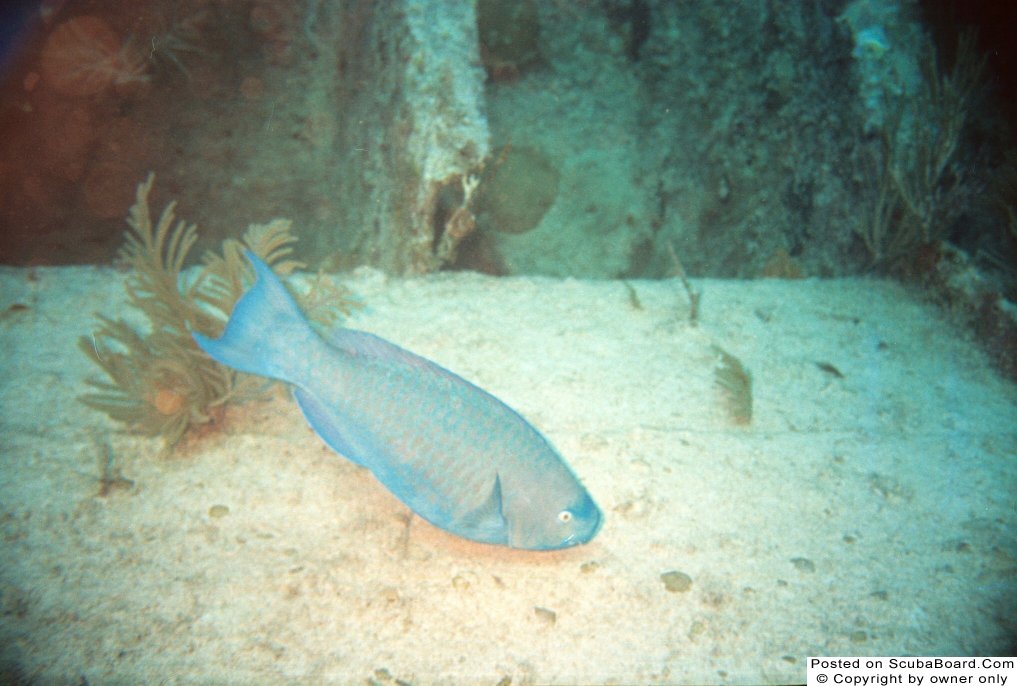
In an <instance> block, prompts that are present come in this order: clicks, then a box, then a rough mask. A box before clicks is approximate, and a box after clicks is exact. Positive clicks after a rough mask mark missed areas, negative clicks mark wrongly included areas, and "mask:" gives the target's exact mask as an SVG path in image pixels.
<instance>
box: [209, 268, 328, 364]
mask: <svg viewBox="0 0 1017 686" xmlns="http://www.w3.org/2000/svg"><path fill="white" fill-rule="evenodd" d="M244 255H246V256H247V259H248V260H250V261H251V264H252V265H253V266H254V273H255V281H254V284H253V285H252V286H251V288H250V289H249V290H248V291H247V292H246V293H244V295H243V296H241V298H240V300H238V301H237V304H236V305H235V306H234V307H233V313H232V314H231V315H230V319H229V321H228V322H227V323H226V330H225V331H224V332H223V335H222V337H221V338H217V339H216V338H209V337H208V336H202V335H201V334H199V333H194V332H192V333H191V335H192V336H193V337H194V341H195V342H196V343H197V344H198V346H199V347H201V349H202V350H204V351H205V352H206V353H208V354H209V355H210V356H211V357H212V359H214V360H215V361H216V362H219V363H221V364H224V365H226V366H228V367H233V368H234V369H239V370H240V371H242V372H248V373H251V374H258V375H260V376H268V377H271V378H274V379H282V380H284V381H291V382H292V381H295V379H292V378H290V377H291V376H292V370H291V369H290V367H291V365H290V364H289V362H290V361H291V360H293V359H294V355H293V352H292V351H294V350H306V349H307V347H306V345H305V343H306V342H307V341H308V340H309V339H308V337H312V338H313V337H314V336H315V334H314V332H313V331H312V329H311V327H310V326H309V325H308V323H307V320H306V319H304V315H303V314H301V312H300V308H298V307H297V303H296V302H295V301H294V300H293V296H291V295H290V294H289V291H287V290H286V287H285V286H284V285H283V283H282V281H280V280H279V277H278V276H276V275H275V272H273V271H272V269H271V268H270V267H269V266H268V265H267V264H265V263H264V262H262V261H261V260H260V259H259V258H258V256H257V255H255V254H254V253H252V252H251V251H250V250H245V251H244Z"/></svg>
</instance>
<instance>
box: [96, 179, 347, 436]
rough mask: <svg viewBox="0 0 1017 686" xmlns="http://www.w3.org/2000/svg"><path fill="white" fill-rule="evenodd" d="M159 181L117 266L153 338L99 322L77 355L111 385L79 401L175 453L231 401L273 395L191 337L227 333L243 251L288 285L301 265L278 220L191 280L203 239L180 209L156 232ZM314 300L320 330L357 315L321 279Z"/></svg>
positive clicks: (255, 229) (241, 285)
mask: <svg viewBox="0 0 1017 686" xmlns="http://www.w3.org/2000/svg"><path fill="white" fill-rule="evenodd" d="M154 180H155V176H154V174H149V176H148V179H147V180H146V181H144V182H143V183H141V184H139V186H138V190H137V195H136V200H135V203H134V205H133V206H132V207H131V210H130V213H129V215H128V219H127V224H128V226H129V229H128V230H127V231H126V232H125V233H126V243H125V245H124V246H123V248H122V249H121V251H120V259H121V260H122V261H123V262H124V263H125V264H126V265H127V266H128V267H130V269H131V272H130V275H129V276H128V277H127V282H126V289H127V295H128V301H129V303H130V305H131V306H132V307H134V308H136V309H137V310H140V311H141V312H142V313H143V314H144V315H145V317H146V318H147V319H148V322H149V327H148V330H147V331H146V332H140V331H138V330H137V329H136V328H135V327H133V326H132V325H131V324H129V323H128V322H126V321H125V320H123V319H111V318H109V317H106V316H103V315H98V318H99V322H100V324H99V328H98V329H97V330H96V331H95V332H94V333H93V334H92V335H91V336H82V337H81V338H80V339H79V341H78V346H79V347H80V348H81V350H82V351H83V352H84V353H85V354H86V355H87V356H88V357H89V358H90V359H91V360H92V361H93V362H95V364H97V365H98V366H99V367H100V368H101V369H102V370H103V371H104V372H105V373H106V376H107V377H109V380H105V379H100V378H91V379H88V380H87V381H86V383H88V384H89V385H90V386H91V387H93V388H94V389H96V392H93V393H88V394H85V395H83V396H81V397H80V398H79V400H81V402H83V403H85V404H86V405H88V406H89V407H92V408H95V409H97V410H101V411H103V412H105V413H106V414H107V415H109V416H110V417H111V418H112V419H114V420H117V421H119V422H123V423H125V424H127V425H128V427H129V428H130V429H131V430H134V431H138V432H140V433H143V434H145V435H149V436H162V437H163V438H164V439H165V442H166V445H167V447H172V446H173V445H175V444H176V443H177V442H178V441H179V440H180V438H181V437H182V436H183V435H184V434H185V433H186V432H187V430H188V429H190V428H192V427H195V426H199V425H203V424H207V423H208V422H210V421H211V420H213V419H214V418H215V417H216V416H217V415H218V414H220V413H221V412H222V409H223V406H224V404H225V403H226V402H227V401H231V400H243V399H248V398H251V397H254V396H255V395H257V394H258V393H259V392H260V391H263V390H264V389H265V388H267V385H266V384H265V383H264V381H263V380H260V379H256V378H255V377H252V376H249V375H246V374H242V373H240V372H236V371H234V370H232V369H230V368H228V367H225V366H223V365H221V364H219V363H218V362H216V361H215V360H213V359H212V358H210V357H209V356H208V355H206V354H205V353H204V352H203V351H202V350H201V349H200V348H199V347H198V346H197V344H195V342H194V339H193V338H192V337H191V332H192V331H196V332H198V333H201V334H204V335H206V336H216V337H217V336H219V335H220V334H221V333H222V330H223V328H224V326H225V321H226V318H227V317H228V316H229V313H230V312H231V311H232V309H233V306H234V304H235V303H236V301H237V300H238V299H239V298H240V296H241V295H242V294H243V292H244V290H245V288H246V287H247V285H248V284H249V283H250V281H251V280H252V278H253V271H252V270H251V268H250V266H249V265H248V263H247V260H245V259H244V258H243V249H244V248H245V247H246V248H247V249H249V250H251V251H252V252H254V253H255V254H256V255H258V256H259V257H260V258H261V259H262V260H264V261H265V262H266V263H267V264H269V265H272V267H273V268H274V269H275V271H276V272H277V273H279V274H281V275H284V276H285V275H287V274H290V273H291V272H292V271H293V270H294V269H296V268H298V267H301V266H303V265H302V264H301V263H300V262H297V261H295V260H292V259H288V256H289V255H290V254H291V252H292V250H293V243H295V242H296V240H297V238H296V237H295V236H294V235H293V234H292V233H291V231H290V222H289V221H288V220H285V219H276V220H273V221H271V222H269V223H268V224H260V225H259V224H255V225H251V226H250V227H249V228H248V229H247V231H246V232H245V234H244V237H243V240H242V241H238V240H235V239H227V240H226V241H225V242H224V243H223V247H222V254H221V255H217V254H215V253H213V252H207V253H206V254H205V255H204V258H203V266H202V267H201V268H200V270H198V271H197V273H196V275H195V276H194V277H193V278H191V279H185V278H184V275H183V274H182V271H183V265H184V262H185V260H186V258H187V253H188V252H189V251H190V249H191V248H192V247H193V245H194V243H195V241H196V240H197V229H196V228H195V226H194V225H193V224H187V223H186V222H184V221H182V220H176V217H175V214H174V210H175V207H176V203H175V202H170V203H169V204H168V205H167V206H166V208H165V209H164V210H163V211H162V214H161V215H160V217H159V220H158V222H157V223H156V224H155V225H154V226H153V224H152V220H151V215H150V211H149V206H148V195H149V193H150V191H151V190H152V184H153V182H154ZM310 297H311V299H312V300H313V302H312V303H311V307H310V308H309V309H310V312H309V316H310V317H312V318H313V319H314V320H315V321H316V322H318V323H320V324H323V325H329V324H332V323H333V322H334V321H335V320H336V319H337V318H338V317H339V315H340V314H348V313H349V312H350V311H351V309H352V306H353V301H352V300H351V299H350V297H349V296H348V294H346V293H345V292H343V291H342V290H340V289H339V288H337V287H335V286H330V285H325V283H324V282H323V280H322V278H321V275H320V274H319V278H318V280H317V282H316V284H315V285H314V286H313V287H312V290H311V295H310ZM298 298H299V296H298Z"/></svg>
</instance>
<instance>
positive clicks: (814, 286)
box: [0, 267, 1017, 685]
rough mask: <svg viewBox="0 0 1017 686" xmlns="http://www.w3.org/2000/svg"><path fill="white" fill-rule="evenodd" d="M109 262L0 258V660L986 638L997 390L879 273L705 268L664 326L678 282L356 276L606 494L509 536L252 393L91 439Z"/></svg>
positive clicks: (146, 664) (1001, 479) (140, 663)
mask: <svg viewBox="0 0 1017 686" xmlns="http://www.w3.org/2000/svg"><path fill="white" fill-rule="evenodd" d="M123 278H124V276H123V274H119V273H117V272H115V271H113V270H108V269H99V268H86V267H81V268H59V269H55V268H54V269H34V270H27V269H13V268H3V269H0V308H2V309H0V311H2V313H3V314H2V318H0V340H2V346H3V350H4V351H6V352H5V355H4V357H3V364H4V366H5V369H4V370H3V374H2V381H0V403H2V408H3V413H2V421H3V428H2V431H0V448H2V460H3V462H2V467H0V504H2V513H0V521H2V527H0V531H2V535H3V554H2V556H0V600H2V605H0V609H2V616H0V644H2V646H3V648H2V650H3V653H2V656H0V657H2V663H0V667H2V668H3V670H4V672H5V674H6V675H7V677H8V678H10V677H12V676H13V677H18V676H20V677H21V678H24V679H28V680H31V682H32V683H79V682H80V683H85V682H87V683H89V684H93V685H94V684H104V683H163V684H190V683H223V684H237V683H244V684H262V683H264V684H275V683H282V682H284V681H288V682H297V683H310V684H314V683H357V684H363V683H368V682H371V681H373V682H376V683H378V684H393V685H394V684H397V683H412V684H418V683H419V684H423V683H448V684H460V683H464V684H465V683H491V684H494V683H509V682H508V681H506V679H510V680H511V683H512V684H527V683H567V684H574V683H612V682H613V683H618V682H626V683H627V682H654V683H749V682H764V683H775V682H788V681H801V680H803V679H804V673H805V666H804V662H805V658H806V657H807V656H809V655H902V654H908V655H968V654H975V655H977V654H1000V653H1007V652H1011V653H1012V651H1013V649H1014V645H1015V642H1014V635H1015V633H1017V621H1015V620H1014V616H1015V615H1014V614H1013V613H1012V610H1013V608H1014V607H1017V543H1015V541H1017V539H1015V537H1014V533H1013V532H1014V531H1015V530H1017V513H1015V510H1014V500H1015V495H1014V494H1015V493H1017V390H1015V388H1014V386H1013V385H1012V384H1011V383H1009V382H1007V381H1005V380H1002V379H1000V378H999V376H998V375H997V374H996V373H995V372H994V371H993V369H992V368H991V367H990V366H989V364H988V362H987V360H986V357H985V356H984V354H983V353H982V352H981V351H980V350H979V349H978V348H977V346H976V345H975V344H974V343H972V342H971V341H970V340H969V339H968V337H967V336H966V335H965V334H964V332H962V331H959V330H958V329H956V328H954V327H953V326H951V325H950V324H949V323H948V322H947V320H946V318H945V317H944V316H942V315H941V314H940V313H938V312H937V311H936V310H935V309H933V308H931V307H930V306H928V305H925V304H923V303H920V302H918V301H916V299H915V298H914V297H912V296H911V295H910V294H909V293H908V292H907V291H906V290H905V289H904V288H902V287H901V286H899V285H896V284H894V283H890V282H883V281H877V280H861V279H852V280H834V281H756V282H731V281H710V280H706V281H701V282H697V285H698V286H699V287H701V288H702V290H703V293H704V296H703V304H702V313H701V320H700V323H699V325H698V326H691V325H690V324H689V323H688V321H687V314H688V305H687V301H686V300H685V298H684V293H683V291H682V290H681V289H680V287H679V286H678V285H677V284H675V283H674V282H645V281H633V282H630V284H629V285H630V286H631V287H632V289H633V290H632V291H631V292H630V291H629V289H628V288H627V287H626V286H625V284H623V283H621V282H617V281H577V280H553V279H543V278H503V279H497V278H489V277H483V276H478V275H474V274H440V275H436V276H431V277H427V278H420V279H406V280H403V279H390V278H386V277H384V276H382V275H381V274H379V273H378V272H375V271H371V270H360V271H358V272H356V273H354V274H353V275H352V276H350V277H349V278H348V279H347V280H346V282H347V283H348V285H349V286H350V287H351V288H352V289H353V290H354V291H355V292H356V293H357V294H359V296H360V297H361V298H362V299H363V301H364V302H365V303H366V304H367V306H366V308H365V309H363V310H361V311H359V312H357V313H356V314H354V315H353V317H352V318H351V319H350V320H349V321H348V322H347V323H348V325H349V326H352V327H354V328H359V329H364V330H368V331H372V332H374V333H377V334H379V335H381V336H384V337H386V338H388V339H389V340H392V341H393V342H396V343H398V344H400V345H402V346H404V347H406V348H409V349H410V350H413V351H415V352H417V353H420V354H422V355H425V356H427V357H430V358H431V359H433V360H435V361H437V362H439V363H440V364H442V365H444V366H446V367H448V368H449V369H452V370H453V371H455V372H457V373H459V374H460V375H462V376H464V377H466V378H467V379H469V380H471V381H473V382H475V383H477V384H479V385H480V386H482V387H484V388H486V389H487V390H489V391H491V392H493V393H494V394H496V395H498V396H499V397H500V398H502V399H503V400H505V401H506V402H508V403H509V404H510V405H512V406H513V407H515V408H516V409H518V410H519V411H520V412H522V413H523V414H524V415H525V416H526V417H527V418H529V419H530V421H531V422H533V423H534V424H535V425H537V426H538V427H539V428H540V429H541V430H542V431H543V432H544V433H545V434H546V435H547V436H548V437H549V438H550V439H551V440H552V442H554V443H555V444H556V446H557V447H558V448H559V450H560V451H561V452H562V454H563V455H565V456H566V458H567V459H568V461H569V462H570V464H571V465H572V467H573V468H574V470H575V471H576V472H577V474H578V475H579V476H580V477H581V479H582V480H583V481H584V483H585V484H586V486H587V487H588V489H589V490H590V492H591V493H592V494H593V496H594V498H595V499H596V500H597V501H598V503H599V504H600V506H601V508H602V509H603V510H604V512H605V515H606V522H605V525H604V527H603V529H602V530H601V532H600V534H599V535H598V536H597V538H596V539H594V541H593V542H592V543H590V544H589V545H586V546H582V547H579V548H574V549H570V550H565V551H557V552H550V553H535V552H525V551H514V550H508V549H504V548H497V547H492V546H485V545H480V544H474V543H471V542H468V541H464V540H461V539H458V538H456V537H454V536H452V535H450V534H447V533H445V532H443V531H440V530H437V529H435V528H433V527H431V526H430V525H428V524H427V523H425V522H423V521H421V520H420V519H419V518H416V517H411V516H409V515H408V511H407V510H406V508H405V507H404V506H403V505H401V504H400V503H399V501H397V500H396V499H395V498H394V497H393V496H391V495H390V494H389V493H388V492H387V491H386V490H385V489H384V488H383V487H381V486H380V485H379V484H378V483H377V482H376V481H375V480H374V478H373V476H372V475H371V474H370V472H368V471H367V470H364V469H362V468H359V467H357V466H355V465H353V464H351V463H350V462H347V461H346V460H344V459H343V458H341V457H339V456H337V455H336V454H334V453H333V452H331V451H330V450H329V449H328V448H327V447H326V446H325V445H324V444H323V443H322V442H321V441H320V440H319V439H318V437H317V436H316V435H314V434H313V432H312V431H311V430H310V429H309V428H308V427H307V425H306V423H305V422H304V420H303V418H302V417H301V415H300V413H299V410H298V409H297V407H296V405H295V403H294V402H293V401H292V400H291V399H290V397H289V395H288V394H287V393H286V392H285V391H284V389H282V388H281V387H280V388H279V389H278V390H277V391H276V392H274V393H273V394H271V395H270V396H269V397H268V398H267V399H266V400H264V401H257V402H252V403H248V404H246V405H242V406H237V407H234V408H231V409H230V411H229V413H228V415H227V418H226V421H225V422H224V424H223V426H222V429H221V430H220V431H216V432H210V433H209V434H208V435H205V436H204V437H202V438H201V439H200V440H190V441H187V442H185V443H184V444H183V445H182V446H181V447H180V448H178V450H176V451H175V452H174V453H173V454H169V455H167V454H166V453H165V452H164V451H163V450H162V446H161V443H160V442H159V441H157V440H150V439H145V438H140V437H136V436H131V435H126V434H123V433H119V432H118V431H117V429H118V427H117V426H116V425H115V424H114V423H113V422H111V421H109V420H108V419H107V418H106V417H105V415H102V414H101V413H97V412H95V411H93V410H90V409H88V408H86V407H85V406H83V405H82V404H81V403H79V402H78V401H77V400H76V397H77V396H78V395H80V394H81V393H82V392H84V391H85V390H86V389H85V386H84V384H83V380H84V378H86V377H87V376H89V375H94V374H96V373H97V372H98V370H97V369H95V368H93V366H92V364H91V362H89V360H88V359H87V358H86V357H85V356H84V355H83V354H81V352H80V351H78V350H77V348H76V341H77V338H78V336H79V335H81V334H85V333H88V332H89V331H91V330H92V329H93V328H94V313H96V312H103V313H106V314H108V315H112V316H128V315H127V313H126V312H124V311H123V303H124V294H123ZM714 346H721V347H723V348H724V349H725V350H727V351H728V352H730V353H731V354H733V355H735V356H737V357H738V358H740V359H741V360H742V362H743V363H744V364H745V366H746V367H747V368H749V369H750V370H751V372H752V376H753V382H754V384H753V391H754V416H753V419H752V422H751V424H750V425H748V426H739V425H737V424H736V423H734V422H733V421H732V420H731V417H730V414H729V412H728V410H727V407H726V405H725V398H724V396H723V392H722V391H721V390H720V389H719V388H718V387H717V385H716V383H715V379H714V369H715V366H716V363H717V352H716V349H715V348H714ZM107 458H111V459H113V460H114V465H115V468H116V470H118V471H119V474H120V475H121V476H122V477H123V479H125V480H129V482H131V484H132V485H130V486H127V485H126V482H123V483H120V487H114V488H112V489H103V488H102V483H101V482H102V473H103V471H102V463H103V461H104V460H106V459H107ZM670 572H678V573H679V574H677V575H675V574H669V573H670ZM682 575H684V576H682ZM685 577H688V579H685ZM665 579H666V580H668V581H671V582H673V581H674V580H675V579H678V580H685V581H686V583H685V584H681V583H677V584H675V583H671V588H670V589H669V587H668V585H667V584H665ZM688 580H691V585H689V584H688V583H687V581H688ZM683 586H687V588H684V590H678V589H680V588H682V587H683Z"/></svg>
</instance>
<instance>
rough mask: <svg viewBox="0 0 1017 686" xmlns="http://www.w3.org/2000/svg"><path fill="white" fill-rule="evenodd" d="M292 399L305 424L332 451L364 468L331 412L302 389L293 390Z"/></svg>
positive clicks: (355, 448) (354, 448)
mask: <svg viewBox="0 0 1017 686" xmlns="http://www.w3.org/2000/svg"><path fill="white" fill-rule="evenodd" d="M293 397H294V399H295V400H296V401H297V405H299V406H300V411H301V412H303V413H304V418H305V419H307V423H308V424H310V425H311V428H312V429H314V432H315V433H316V434H318V435H319V436H321V439H322V440H323V441H325V443H327V444H328V446H329V447H330V448H332V450H334V451H336V452H337V453H339V454H340V455H342V456H343V457H345V458H346V459H347V460H349V461H350V462H352V463H354V464H356V465H360V466H361V467H363V466H365V465H364V463H363V460H362V458H361V457H360V455H359V451H358V450H357V447H356V445H355V444H354V443H353V442H351V441H349V440H348V439H347V438H346V436H344V435H343V433H342V431H341V430H340V427H339V425H340V421H339V419H338V418H337V417H336V416H335V414H334V413H333V412H331V411H330V410H329V409H328V408H327V407H325V406H324V405H323V404H322V403H321V401H319V400H318V399H317V398H316V397H315V396H314V395H313V394H312V393H308V392H307V391H305V390H303V389H302V388H294V389H293Z"/></svg>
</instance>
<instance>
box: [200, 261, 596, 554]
mask: <svg viewBox="0 0 1017 686" xmlns="http://www.w3.org/2000/svg"><path fill="white" fill-rule="evenodd" d="M245 254H246V256H247V258H248V259H249V260H250V261H251V264H253V265H254V271H255V282H254V284H253V285H252V286H251V287H250V289H248V290H247V291H246V292H245V293H244V294H243V296H241V298H240V299H239V300H238V301H237V304H236V305H235V307H234V308H233V312H232V314H231V315H230V318H229V321H228V322H227V323H226V330H225V332H224V333H223V335H222V337H221V338H219V339H212V338H209V337H207V336H202V335H201V334H198V333H194V334H193V336H194V340H195V341H196V342H197V344H198V345H199V346H201V348H202V349H203V350H204V351H205V352H206V353H208V354H209V355H211V356H212V358H213V359H215V360H217V361H218V362H220V363H222V364H224V365H227V366H229V367H233V368H235V369H239V370H241V371H244V372H249V373H251V374H258V375H261V376H266V377H270V378H273V379H279V380H282V381H285V382H286V383H289V384H291V385H292V386H293V396H294V397H295V398H296V401H297V404H298V405H299V406H300V409H301V410H302V411H303V413H304V416H305V417H306V418H307V421H308V422H309V423H310V425H311V428H313V429H314V431H315V432H316V433H317V434H318V435H319V436H320V437H321V438H322V440H324V441H325V443H327V444H328V445H329V446H330V447H331V448H332V449H333V450H335V451H336V452H337V453H339V454H340V455H342V456H344V457H346V458H347V459H349V460H351V461H352V462H354V463H356V464H358V465H361V466H363V467H366V468H367V469H369V470H370V471H371V473H372V474H374V476H375V477H376V478H377V479H378V481H380V482H381V483H382V484H383V485H384V486H385V487H386V488H388V490H389V491H391V492H392V494H393V495H395V496H396V497H397V498H398V499H399V500H401V501H402V502H403V503H405V504H406V505H407V506H408V507H409V508H410V509H411V510H413V512H415V513H416V514H418V515H419V516H421V517H422V518H424V519H426V520H427V521H428V522H430V523H431V524H433V525H435V526H437V527H439V528H441V529H444V530H446V531H449V532H451V533H453V534H456V535H458V536H462V537H464V538H468V539H471V540H474V541H480V542H482V543H492V544H495V545H503V546H509V547H512V548H522V549H527V550H554V549H558V548H567V547H570V546H575V545H580V544H583V543H586V542H588V541H589V540H590V539H592V538H593V537H594V536H595V535H596V533H597V531H598V530H599V529H600V525H601V521H602V519H603V515H602V514H601V512H600V509H599V508H598V507H597V505H596V503H594V501H593V499H592V498H591V497H590V494H589V493H588V492H587V491H586V489H585V488H584V487H583V485H582V484H581V483H580V482H579V480H578V479H577V478H576V476H575V474H574V473H573V472H572V470H571V469H570V468H569V466H568V465H567V464H566V462H565V460H564V459H563V458H562V457H561V456H560V455H559V454H558V452H557V451H556V450H555V449H554V447H553V446H552V445H551V444H550V442H548V440H547V439H546V438H544V436H542V435H541V433H540V432H539V431H537V429H535V428H534V427H533V426H532V425H531V424H530V423H529V422H527V421H526V420H525V419H523V417H522V416H521V415H519V414H518V413H517V412H515V411H514V410H512V409H511V408H510V407H509V406H508V405H506V404H505V403H503V402H502V401H500V400H498V399H497V398H495V397H494V396H493V395H491V394H490V393H488V392H486V391H484V390H482V389H480V388H478V387H477V386H475V385H473V384H472V383H470V382H468V381H466V380H465V379H463V378H461V377H459V376H457V375H456V374H454V373H452V372H450V371H448V370H447V369H444V368H443V367H441V366H439V365H437V364H435V363H434V362H432V361H430V360H427V359H425V358H423V357H421V356H419V355H416V354H414V353H411V352H409V351H408V350H404V349H403V348H400V347H399V346H397V345H395V344H393V343H390V342H389V341H387V340H385V339H383V338H380V337H378V336H375V335H373V334H370V333H366V332H363V331H355V330H353V329H348V328H341V327H340V328H338V329H336V330H335V331H333V332H332V333H330V334H329V335H328V336H327V337H323V336H320V335H319V334H318V333H317V332H315V330H314V329H313V328H312V327H311V326H310V325H309V323H308V321H307V319H306V318H305V317H304V315H303V314H302V313H301V311H300V309H299V307H298V306H297V304H296V302H295V301H294V299H293V297H292V296H291V295H290V293H289V292H288V291H287V289H286V287H285V286H284V285H283V283H282V281H280V280H279V278H278V277H277V276H276V275H275V273H273V271H272V270H271V268H269V266H268V265H266V264H265V263H264V262H262V261H261V260H260V259H258V257H257V256H255V255H254V254H253V253H251V252H250V251H246V252H245Z"/></svg>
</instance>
